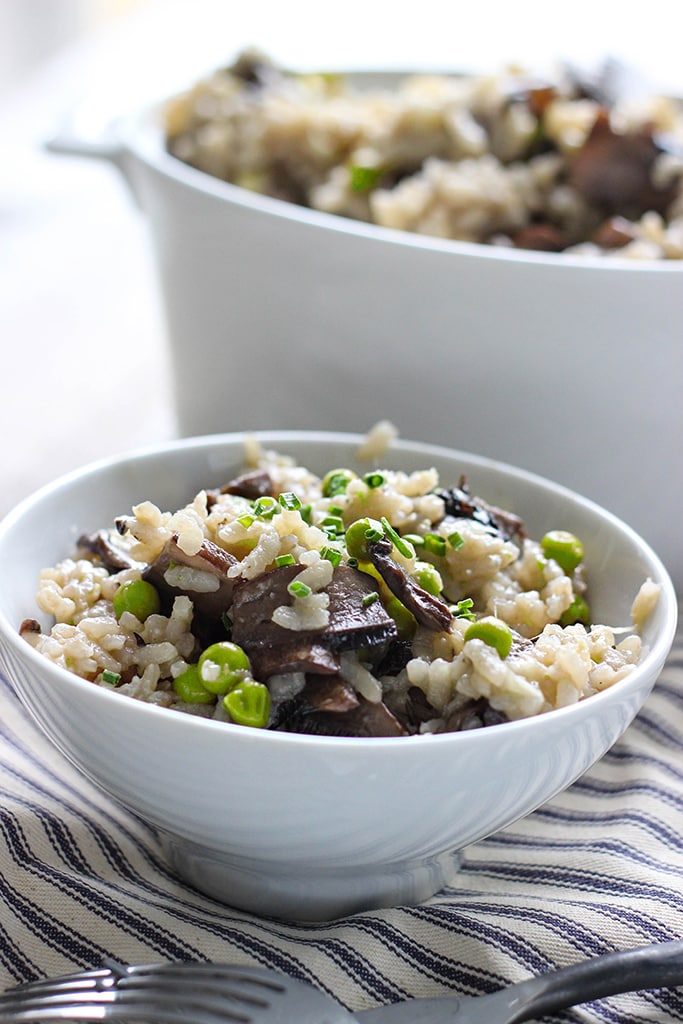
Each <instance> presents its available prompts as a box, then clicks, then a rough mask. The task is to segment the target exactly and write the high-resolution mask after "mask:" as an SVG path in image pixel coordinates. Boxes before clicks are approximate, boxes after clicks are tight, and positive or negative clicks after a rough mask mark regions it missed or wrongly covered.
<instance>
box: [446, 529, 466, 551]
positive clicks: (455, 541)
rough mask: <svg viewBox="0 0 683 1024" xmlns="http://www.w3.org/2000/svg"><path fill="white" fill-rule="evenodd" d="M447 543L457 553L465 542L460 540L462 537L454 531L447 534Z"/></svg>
mask: <svg viewBox="0 0 683 1024" xmlns="http://www.w3.org/2000/svg"><path fill="white" fill-rule="evenodd" d="M448 543H449V544H450V546H451V547H452V548H453V550H454V551H459V550H460V548H461V547H462V546H463V544H464V543H465V541H464V540H463V539H462V537H461V536H460V534H459V533H458V531H457V530H456V531H455V532H454V533H449V534H448Z"/></svg>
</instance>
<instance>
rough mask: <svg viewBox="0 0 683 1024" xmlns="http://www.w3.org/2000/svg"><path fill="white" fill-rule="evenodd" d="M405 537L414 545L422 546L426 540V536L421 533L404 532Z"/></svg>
mask: <svg viewBox="0 0 683 1024" xmlns="http://www.w3.org/2000/svg"><path fill="white" fill-rule="evenodd" d="M403 539H404V540H407V541H408V543H409V544H412V545H413V547H422V545H423V544H424V542H425V539H424V537H422V536H421V535H420V534H419V533H404V534H403Z"/></svg>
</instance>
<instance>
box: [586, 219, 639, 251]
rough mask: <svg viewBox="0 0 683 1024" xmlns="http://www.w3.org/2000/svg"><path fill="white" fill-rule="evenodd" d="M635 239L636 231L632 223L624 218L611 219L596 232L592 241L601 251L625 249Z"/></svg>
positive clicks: (604, 222)
mask: <svg viewBox="0 0 683 1024" xmlns="http://www.w3.org/2000/svg"><path fill="white" fill-rule="evenodd" d="M634 238H635V231H634V230H633V225H632V224H631V222H630V221H628V220H626V219H625V218H624V217H610V218H609V220H606V221H603V223H602V224H601V225H600V226H599V227H598V229H597V230H596V231H595V232H594V234H593V237H592V239H591V240H592V241H593V242H595V244H596V245H599V246H600V248H601V249H623V247H624V246H625V245H628V243H629V242H632V241H633V239H634Z"/></svg>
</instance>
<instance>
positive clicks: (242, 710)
mask: <svg viewBox="0 0 683 1024" xmlns="http://www.w3.org/2000/svg"><path fill="white" fill-rule="evenodd" d="M223 707H224V708H225V710H226V711H227V712H228V714H229V715H230V717H231V718H232V720H233V722H236V723H237V724H238V725H251V726H252V727H253V728H255V729H263V727H264V726H265V725H267V723H268V716H269V715H270V692H269V690H268V687H267V686H264V685H263V683H257V682H256V681H255V680H253V679H245V680H243V682H241V683H240V684H239V686H236V687H235V688H234V690H231V691H230V693H228V694H226V696H225V697H224V698H223Z"/></svg>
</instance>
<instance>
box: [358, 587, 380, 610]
mask: <svg viewBox="0 0 683 1024" xmlns="http://www.w3.org/2000/svg"><path fill="white" fill-rule="evenodd" d="M375 601H379V594H378V593H377V591H376V590H373V591H372V592H371V593H370V594H366V595H365V597H364V598H363V600H362V601H361V605H362V606H363V608H368V607H369V606H370V605H371V604H374V603H375Z"/></svg>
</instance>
